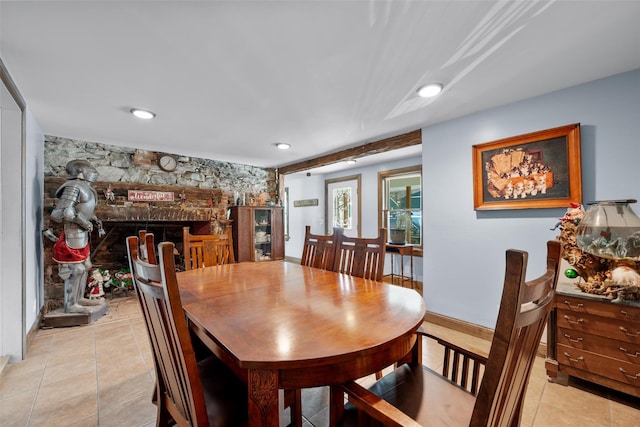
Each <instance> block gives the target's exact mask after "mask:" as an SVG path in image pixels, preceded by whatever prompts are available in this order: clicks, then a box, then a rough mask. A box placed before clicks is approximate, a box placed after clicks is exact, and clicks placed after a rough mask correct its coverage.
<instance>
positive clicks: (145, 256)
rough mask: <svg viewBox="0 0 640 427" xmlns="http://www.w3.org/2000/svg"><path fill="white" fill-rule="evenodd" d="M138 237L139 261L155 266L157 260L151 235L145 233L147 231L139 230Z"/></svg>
mask: <svg viewBox="0 0 640 427" xmlns="http://www.w3.org/2000/svg"><path fill="white" fill-rule="evenodd" d="M138 236H139V240H138V242H139V243H140V253H139V257H140V259H142V260H143V261H147V262H148V263H150V264H157V263H158V258H157V257H156V247H155V242H154V236H153V233H147V230H139V231H138Z"/></svg>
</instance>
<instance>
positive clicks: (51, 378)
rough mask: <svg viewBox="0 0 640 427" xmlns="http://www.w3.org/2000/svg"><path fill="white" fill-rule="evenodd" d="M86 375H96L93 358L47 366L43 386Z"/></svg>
mask: <svg viewBox="0 0 640 427" xmlns="http://www.w3.org/2000/svg"><path fill="white" fill-rule="evenodd" d="M84 374H92V375H94V376H95V374H96V361H95V360H94V359H93V358H83V359H79V360H72V361H69V362H67V363H60V364H52V365H47V369H46V370H45V371H44V375H43V377H42V385H43V386H48V385H50V384H52V383H57V382H59V381H64V380H66V379H68V378H69V377H70V376H78V375H84Z"/></svg>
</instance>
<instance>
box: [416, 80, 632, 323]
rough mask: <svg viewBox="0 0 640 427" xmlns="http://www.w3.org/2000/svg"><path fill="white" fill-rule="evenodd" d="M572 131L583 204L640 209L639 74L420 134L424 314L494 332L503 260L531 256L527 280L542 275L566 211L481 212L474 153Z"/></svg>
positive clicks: (541, 97)
mask: <svg viewBox="0 0 640 427" xmlns="http://www.w3.org/2000/svg"><path fill="white" fill-rule="evenodd" d="M572 123H580V124H581V139H582V144H581V148H582V182H583V201H584V202H587V201H593V200H607V199H627V198H631V199H640V185H639V184H640V182H639V181H640V174H639V173H638V171H639V170H640V136H639V132H638V127H639V126H638V125H640V70H636V71H632V72H629V73H624V74H620V75H617V76H613V77H609V78H606V79H601V80H596V81H594V82H590V83H587V84H583V85H580V86H575V87H572V88H569V89H565V90H562V91H558V92H554V93H550V94H547V95H543V96H540V97H536V98H532V99H528V100H525V101H521V102H518V103H515V104H511V105H508V106H504V107H500V108H495V109H492V110H486V111H483V112H480V113H477V114H473V115H470V116H466V117H463V118H460V119H456V120H452V121H449V122H445V123H440V124H437V125H434V126H430V127H426V128H424V129H422V159H423V160H422V164H423V189H424V190H423V191H424V193H423V195H424V198H425V200H424V242H425V245H424V258H423V262H424V265H423V268H424V270H423V271H424V297H425V301H426V304H427V310H429V311H432V312H435V313H439V314H442V315H445V316H449V317H453V318H457V319H462V320H464V321H467V322H471V323H475V324H479V325H482V326H487V327H490V328H493V327H494V325H495V320H496V317H497V307H498V304H499V301H500V295H501V291H502V283H503V279H504V256H505V255H504V253H505V250H506V249H508V248H517V249H522V250H526V251H528V252H529V269H528V274H527V277H528V278H533V277H535V276H537V275H539V274H541V273H542V271H543V270H544V259H545V254H546V241H547V240H549V239H554V238H555V237H556V236H557V235H558V233H559V231H557V230H556V231H551V230H550V229H551V228H552V227H553V226H554V225H555V224H556V222H557V219H558V218H559V217H561V216H562V215H563V214H564V212H565V210H566V209H524V210H502V211H490V212H489V211H475V210H474V209H473V186H472V183H473V178H472V160H471V155H472V148H471V146H472V145H474V144H481V143H484V142H489V141H493V140H497V139H501V138H507V137H510V136H515V135H520V134H524V133H529V132H534V131H539V130H544V129H549V128H553V127H557V126H563V125H567V124H572ZM632 207H633V209H634V210H635V211H636V212H637V213H640V204H635V205H632Z"/></svg>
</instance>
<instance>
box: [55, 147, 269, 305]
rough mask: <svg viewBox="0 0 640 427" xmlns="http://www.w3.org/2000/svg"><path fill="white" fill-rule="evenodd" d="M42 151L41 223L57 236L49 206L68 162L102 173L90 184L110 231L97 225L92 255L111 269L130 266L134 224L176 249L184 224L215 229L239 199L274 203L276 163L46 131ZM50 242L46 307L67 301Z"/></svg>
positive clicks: (64, 177) (95, 261)
mask: <svg viewBox="0 0 640 427" xmlns="http://www.w3.org/2000/svg"><path fill="white" fill-rule="evenodd" d="M44 153H45V157H44V163H45V165H44V175H45V176H44V180H45V200H44V206H45V208H44V210H45V212H44V213H43V221H44V224H43V226H44V229H45V230H46V229H51V230H52V231H53V232H54V234H55V235H57V236H58V235H60V232H61V231H62V226H61V225H60V224H57V223H55V222H54V221H51V220H50V212H51V211H52V209H53V208H54V207H55V205H56V198H55V192H56V190H57V189H58V188H59V186H60V185H61V184H62V183H64V182H65V181H66V180H67V175H66V172H65V166H66V164H67V162H69V161H70V160H73V159H85V160H88V161H89V162H91V164H92V165H93V166H94V167H95V168H96V169H97V170H98V172H99V173H100V176H99V177H98V180H97V182H95V183H94V184H93V187H94V188H95V189H96V190H97V192H98V196H99V202H98V206H97V208H96V216H97V217H98V218H99V219H100V220H101V221H102V222H103V223H104V229H105V231H106V233H107V234H106V236H104V237H103V238H99V237H98V234H97V230H94V232H93V235H92V236H91V260H92V263H93V266H94V267H96V268H102V269H109V270H110V271H116V270H117V269H120V268H126V267H127V266H128V261H127V259H126V248H125V245H124V239H125V238H126V236H129V235H132V234H137V231H138V230H142V229H146V230H148V231H149V232H153V233H154V234H155V236H156V242H158V241H162V240H168V241H173V242H174V243H175V244H176V251H177V256H179V254H181V251H182V227H184V226H188V227H190V228H191V230H192V233H196V234H206V233H218V232H221V231H223V230H224V228H225V227H226V226H227V224H228V221H227V210H228V208H229V207H230V206H232V205H234V204H235V203H236V202H237V201H238V200H239V201H240V203H243V201H244V203H246V204H254V205H267V204H277V203H278V200H277V191H278V189H277V183H276V175H275V170H273V169H266V168H259V167H254V166H249V165H242V164H235V163H228V162H219V161H215V160H210V159H202V158H196V157H189V156H182V155H180V154H179V153H159V152H152V151H146V150H140V149H136V148H129V147H118V146H113V145H106V144H101V143H97V142H89V141H80V140H74V139H69V138H61V137H55V136H46V137H45V146H44ZM163 154H172V155H174V156H175V157H176V158H177V159H178V166H177V168H176V169H175V170H174V171H173V172H166V171H164V170H162V169H160V167H159V166H158V159H159V157H160V156H161V155H163ZM129 190H137V191H159V192H171V193H173V195H174V201H157V202H154V201H144V202H141V201H131V200H129V198H128V192H129ZM107 191H110V192H112V193H113V195H114V197H113V200H109V199H107V198H106V196H105V195H106V193H107ZM52 247H53V243H52V242H50V241H49V240H47V239H45V251H44V253H45V255H44V256H45V260H44V264H45V278H44V287H45V289H44V296H45V305H44V312H45V313H47V312H49V311H52V310H55V309H56V308H58V307H61V306H62V305H63V302H64V296H63V290H64V284H63V280H62V279H61V278H60V277H59V276H58V265H57V264H56V263H55V262H54V261H53V260H52V259H51V250H52ZM177 261H178V262H179V259H177Z"/></svg>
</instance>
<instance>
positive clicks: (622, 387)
mask: <svg viewBox="0 0 640 427" xmlns="http://www.w3.org/2000/svg"><path fill="white" fill-rule="evenodd" d="M547 337H548V338H547V352H548V357H547V361H546V370H547V375H549V377H550V378H551V379H552V380H554V381H556V382H559V383H562V384H565V385H566V384H567V381H568V376H569V375H570V376H573V377H578V378H582V379H585V380H587V381H592V382H594V383H597V384H600V385H603V386H605V387H609V388H612V389H614V390H618V391H621V392H624V393H627V394H630V395H633V396H637V397H640V303H639V302H637V301H622V302H614V301H612V300H611V299H607V298H604V297H601V296H597V295H592V294H587V293H583V292H581V291H580V290H579V289H578V287H577V286H575V285H574V284H571V283H558V288H557V290H556V296H555V301H554V307H553V309H552V311H551V315H550V317H549V324H548V325H547Z"/></svg>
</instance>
